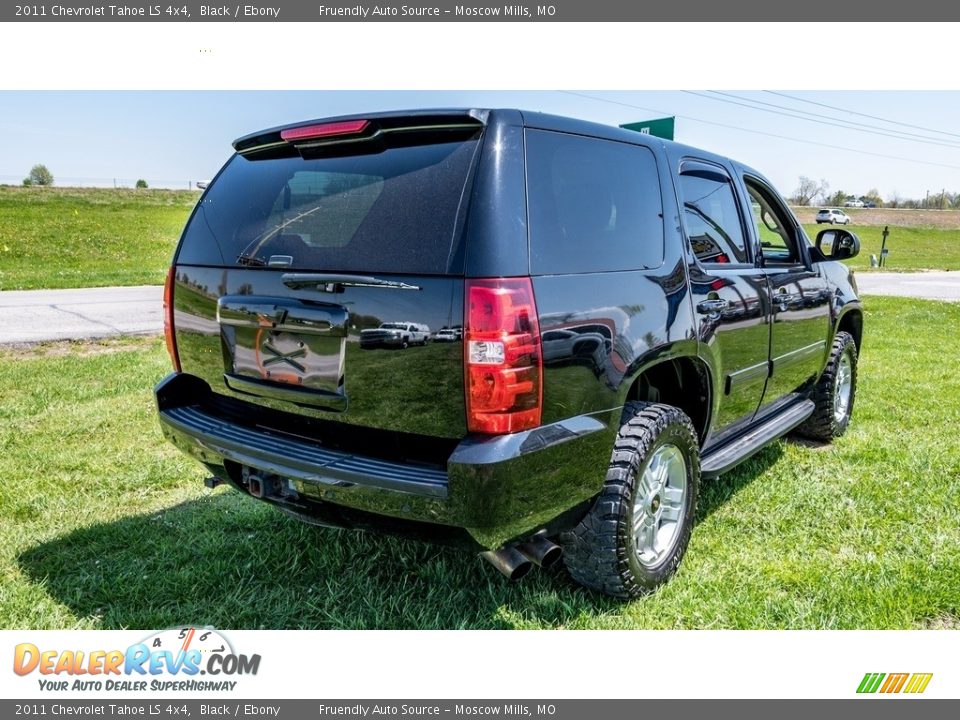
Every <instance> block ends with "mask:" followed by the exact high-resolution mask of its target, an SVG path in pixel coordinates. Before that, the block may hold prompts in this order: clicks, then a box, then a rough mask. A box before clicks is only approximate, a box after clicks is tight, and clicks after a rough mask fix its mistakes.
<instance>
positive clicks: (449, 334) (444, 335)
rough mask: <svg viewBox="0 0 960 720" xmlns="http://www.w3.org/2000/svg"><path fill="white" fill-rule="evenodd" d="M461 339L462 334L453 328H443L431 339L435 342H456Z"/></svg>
mask: <svg viewBox="0 0 960 720" xmlns="http://www.w3.org/2000/svg"><path fill="white" fill-rule="evenodd" d="M462 338H463V333H462V332H461V331H460V330H457V329H455V328H444V329H443V330H439V331H438V332H437V334H436V335H434V336H433V339H434V340H435V341H437V342H456V341H457V340H461V339H462Z"/></svg>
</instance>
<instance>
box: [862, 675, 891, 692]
mask: <svg viewBox="0 0 960 720" xmlns="http://www.w3.org/2000/svg"><path fill="white" fill-rule="evenodd" d="M884 677H885V675H884V673H867V674H866V675H864V676H863V680H861V681H860V686H859V687H858V688H857V692H858V693H875V692H876V691H877V688H878V687H880V681H881V680H883V678H884Z"/></svg>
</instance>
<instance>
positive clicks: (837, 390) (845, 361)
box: [833, 352, 853, 423]
mask: <svg viewBox="0 0 960 720" xmlns="http://www.w3.org/2000/svg"><path fill="white" fill-rule="evenodd" d="M852 392H853V363H851V362H850V353H849V352H845V353H843V355H841V356H840V364H839V367H837V379H836V382H835V383H834V385H833V419H834V421H836V422H837V423H842V422H843V421H844V419H845V418H846V417H847V413H849V412H850V396H851V394H852Z"/></svg>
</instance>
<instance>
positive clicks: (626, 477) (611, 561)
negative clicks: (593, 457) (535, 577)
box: [560, 402, 700, 598]
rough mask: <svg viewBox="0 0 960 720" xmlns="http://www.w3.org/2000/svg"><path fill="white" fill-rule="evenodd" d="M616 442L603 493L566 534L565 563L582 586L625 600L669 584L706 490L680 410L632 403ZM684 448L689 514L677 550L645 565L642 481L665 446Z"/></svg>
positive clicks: (690, 433) (691, 433) (695, 445)
mask: <svg viewBox="0 0 960 720" xmlns="http://www.w3.org/2000/svg"><path fill="white" fill-rule="evenodd" d="M623 417H624V423H623V425H622V426H621V427H620V431H619V433H618V434H617V439H616V441H615V442H614V448H613V455H612V457H611V459H610V465H609V468H608V470H607V476H606V479H605V481H604V484H603V489H602V490H601V492H600V495H599V496H597V498H596V501H595V502H594V504H593V507H592V508H591V509H590V511H589V512H588V513H587V515H586V516H585V517H584V518H583V519H582V520H581V521H580V523H579V524H578V525H577V527H576V528H574V529H573V530H571V531H570V532H566V533H563V534H561V536H560V542H561V544H562V545H563V549H564V554H563V558H564V562H565V563H566V566H567V570H568V571H569V572H570V575H571V576H572V577H573V579H574V580H576V581H577V582H578V583H580V584H581V585H584V586H586V587H588V588H591V589H593V590H597V591H599V592H602V593H605V594H607V595H613V596H615V597H621V598H633V597H638V596H640V595H643V594H645V593H648V592H650V591H651V590H654V589H655V588H656V587H658V586H659V585H661V584H663V583H664V582H666V581H667V580H668V579H669V578H670V577H671V576H672V575H673V573H674V572H676V569H677V566H678V565H679V564H680V560H681V559H682V558H683V554H684V552H685V551H686V549H687V544H688V543H689V541H690V532H691V530H692V528H693V518H694V513H695V511H696V506H697V495H698V492H699V486H700V448H699V443H698V441H697V434H696V432H695V431H694V429H693V424H692V423H691V422H690V418H688V417H687V415H686V414H685V413H684V412H683V411H681V410H680V409H678V408H675V407H672V406H670V405H657V404H651V403H642V402H630V403H627V405H626V406H624V415H623ZM667 443H671V444H673V445H675V446H676V447H677V448H678V449H680V451H681V453H682V455H683V457H684V460H685V462H686V472H687V491H686V497H685V512H684V516H683V520H682V523H681V526H680V528H679V529H678V532H679V533H680V535H679V537H678V539H677V540H676V543H675V545H674V546H673V549H672V550H671V551H670V552H669V553H668V555H667V556H666V557H665V558H664V559H663V560H662V561H660V563H659V564H657V565H656V566H655V567H653V568H647V567H644V566H643V565H641V564H640V562H639V559H638V557H637V552H636V540H635V537H634V532H633V513H634V499H635V496H636V492H637V484H638V478H640V476H641V475H642V473H643V470H644V468H645V467H646V465H647V462H648V461H649V459H650V457H651V456H652V455H653V453H654V451H655V450H656V449H657V448H658V447H660V446H661V445H664V444H667Z"/></svg>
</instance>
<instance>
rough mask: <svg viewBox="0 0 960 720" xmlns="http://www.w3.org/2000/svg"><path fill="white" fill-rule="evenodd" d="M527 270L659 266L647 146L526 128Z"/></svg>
mask: <svg viewBox="0 0 960 720" xmlns="http://www.w3.org/2000/svg"><path fill="white" fill-rule="evenodd" d="M526 156H527V203H528V213H529V223H530V271H531V272H532V273H534V274H538V275H552V274H563V273H582V272H605V271H611V270H638V269H642V268H651V267H659V266H660V265H661V264H662V263H663V218H662V215H661V214H662V212H663V205H662V200H661V197H660V180H659V176H658V174H657V165H656V161H655V159H654V157H653V153H651V152H650V151H649V150H648V149H647V148H644V147H638V146H636V145H629V144H627V143H619V142H613V141H610V140H598V139H594V138H585V137H579V136H575V135H565V134H562V133H554V132H547V131H541V130H528V131H527V133H526Z"/></svg>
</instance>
